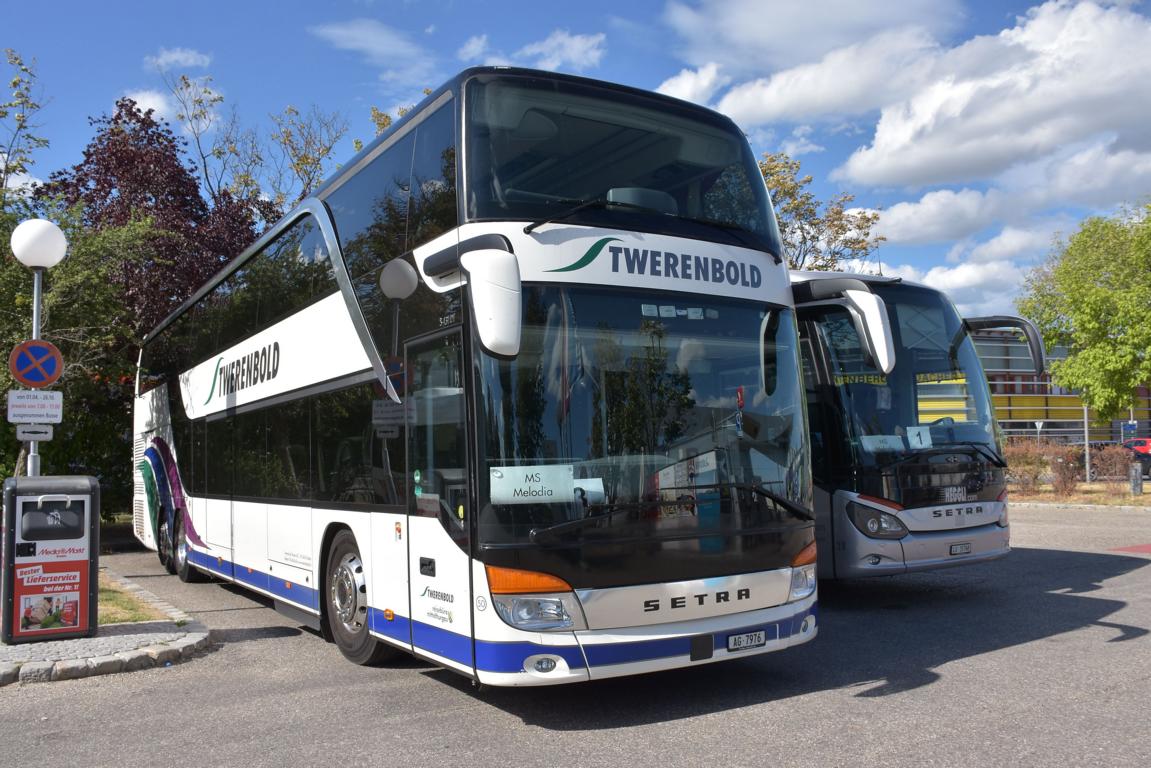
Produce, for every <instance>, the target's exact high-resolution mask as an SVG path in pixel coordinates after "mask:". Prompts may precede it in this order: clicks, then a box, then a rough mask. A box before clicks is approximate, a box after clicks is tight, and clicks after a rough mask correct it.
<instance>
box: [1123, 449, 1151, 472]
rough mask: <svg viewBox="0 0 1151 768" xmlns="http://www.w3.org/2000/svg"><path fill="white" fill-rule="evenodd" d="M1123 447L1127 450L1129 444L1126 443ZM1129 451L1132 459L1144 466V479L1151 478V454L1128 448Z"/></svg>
mask: <svg viewBox="0 0 1151 768" xmlns="http://www.w3.org/2000/svg"><path fill="white" fill-rule="evenodd" d="M1123 447H1124V448H1127V444H1126V443H1124V444H1123ZM1127 450H1129V451H1131V458H1132V459H1133V460H1135V461H1137V462H1139V463H1140V464H1141V465H1142V466H1143V477H1151V453H1148V452H1146V451H1138V450H1135V449H1134V448H1127Z"/></svg>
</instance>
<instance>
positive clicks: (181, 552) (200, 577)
mask: <svg viewBox="0 0 1151 768" xmlns="http://www.w3.org/2000/svg"><path fill="white" fill-rule="evenodd" d="M172 567H173V568H174V569H175V571H176V575H177V576H178V577H180V581H183V582H185V583H187V584H194V583H196V582H199V581H207V577H206V576H204V574H203V573H201V572H200V570H199V569H198V568H196V567H195V566H194V565H192V564H191V563H190V562H188V535H187V533H185V531H184V516H183V515H182V514H180V515H177V516H176V546H175V547H173V548H172Z"/></svg>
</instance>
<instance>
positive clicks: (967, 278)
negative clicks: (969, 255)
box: [883, 261, 1026, 317]
mask: <svg viewBox="0 0 1151 768" xmlns="http://www.w3.org/2000/svg"><path fill="white" fill-rule="evenodd" d="M883 274H885V275H890V276H893V277H902V278H903V279H905V280H912V281H914V282H917V283H923V284H924V285H927V286H930V287H932V288H936V289H938V290H941V291H943V292H944V293H946V294H947V296H948V298H950V299H951V300H952V301H953V302H954V303H955V306H956V308H957V309H958V310H959V312H960V314H962V315H964V316H967V317H975V316H978V315H994V314H1014V306H1015V299H1016V297H1018V296H1019V293H1020V291H1021V290H1022V286H1023V279H1024V277H1025V276H1026V272H1025V270H1023V269H1021V268H1020V267H1019V266H1017V265H1016V264H1014V263H1012V262H1010V261H992V262H986V263H982V264H975V263H971V262H968V263H965V264H960V265H958V266H955V267H932V268H931V269H928V270H926V271H924V270H921V269H917V268H915V267H912V266H909V265H906V264H901V265H895V266H891V265H885V266H884V268H883Z"/></svg>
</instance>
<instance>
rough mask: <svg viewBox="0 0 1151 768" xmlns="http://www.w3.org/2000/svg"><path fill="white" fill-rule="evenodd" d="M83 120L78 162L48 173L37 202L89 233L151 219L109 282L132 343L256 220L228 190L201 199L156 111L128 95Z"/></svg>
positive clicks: (231, 250) (246, 237)
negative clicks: (125, 314)
mask: <svg viewBox="0 0 1151 768" xmlns="http://www.w3.org/2000/svg"><path fill="white" fill-rule="evenodd" d="M89 122H90V123H91V124H92V126H93V127H95V128H96V135H95V137H94V138H93V139H92V141H91V142H90V143H89V144H88V146H87V148H85V150H84V159H83V160H82V161H81V162H80V163H78V164H77V165H75V166H73V167H72V168H70V169H68V170H63V171H57V172H56V173H53V174H52V175H51V177H50V180H49V182H48V183H47V184H45V185H43V186H42V187H40V188H39V189H38V190H37V192H36V197H37V199H38V200H39V201H40V203H41V204H42V205H44V206H46V207H47V208H52V207H54V206H59V207H61V208H65V209H72V210H75V211H77V212H78V213H77V215H78V216H79V224H80V226H82V227H83V228H85V229H86V230H89V231H91V232H104V231H106V230H113V229H119V228H123V227H128V226H131V225H133V224H139V223H141V222H143V221H144V220H147V222H149V227H148V230H147V232H146V234H144V235H143V236H144V237H146V239H147V244H148V247H147V248H146V249H144V250H143V255H142V257H141V258H129V257H124V258H121V257H119V256H118V255H117V254H114V253H113V254H110V258H111V259H112V261H113V263H114V264H116V266H117V267H118V269H117V270H116V271H115V272H114V273H113V274H112V275H111V279H112V280H113V281H114V283H115V284H116V285H117V286H118V287H119V289H120V290H121V292H122V298H123V299H124V301H125V303H126V306H127V307H128V309H129V310H130V312H131V315H130V318H131V320H132V323H131V325H130V326H129V329H128V330H129V335H131V336H134V337H135V338H137V339H138V338H140V337H142V336H143V334H144V333H146V332H147V331H149V330H151V329H152V328H153V327H155V326H156V324H157V323H159V321H160V320H162V319H163V318H164V317H165V316H167V315H168V313H170V312H171V311H172V310H174V309H175V308H176V307H178V306H179V305H180V303H182V302H183V301H184V300H185V299H186V298H188V296H190V295H191V294H192V292H193V291H194V290H195V289H196V288H198V287H199V286H200V285H201V284H202V283H204V281H206V280H207V279H208V278H209V277H211V276H212V275H213V274H214V273H215V272H217V271H218V270H219V269H220V268H221V267H222V266H223V265H224V264H225V263H226V262H227V261H229V260H230V259H231V258H233V257H235V256H236V255H237V254H239V253H240V252H241V251H242V250H243V249H244V248H245V247H247V246H248V244H250V243H251V242H252V241H253V240H254V239H255V237H256V233H255V221H254V218H253V215H252V212H251V210H250V209H249V208H248V207H247V206H245V205H244V204H243V203H242V202H240V201H237V200H236V199H235V198H234V197H232V195H231V194H230V193H229V192H228V190H222V191H220V192H219V194H218V196H217V198H216V201H215V204H214V205H209V204H208V203H207V202H205V200H204V199H203V198H202V197H201V195H200V184H199V182H198V180H197V178H196V173H195V170H194V168H193V167H192V166H189V165H187V164H186V162H185V160H184V156H183V151H184V145H183V142H182V141H181V140H180V139H178V138H176V136H175V135H173V133H172V130H171V129H170V128H169V127H168V125H167V124H166V123H165V124H161V123H159V122H157V121H156V119H155V117H154V116H153V113H152V110H147V111H141V110H140V108H139V107H138V106H137V105H136V103H135V102H134V101H132V100H131V99H127V98H124V99H120V100H119V101H118V102H116V110H115V112H114V113H113V114H112V115H111V116H102V117H98V118H93V119H91V120H90V121H89Z"/></svg>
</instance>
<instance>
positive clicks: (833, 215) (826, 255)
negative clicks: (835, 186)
mask: <svg viewBox="0 0 1151 768" xmlns="http://www.w3.org/2000/svg"><path fill="white" fill-rule="evenodd" d="M799 169H800V164H799V161H798V160H792V159H791V158H790V157H788V156H787V155H786V154H784V153H783V152H778V153H771V152H769V153H766V154H764V156H763V160H761V161H760V162H759V172H760V173H762V174H763V179H764V181H765V182H766V183H767V188H768V190H770V191H771V200H772V203H773V204H774V206H775V215H776V217H777V218H778V219H779V229H780V233H781V234H782V235H783V250H784V254H785V255H786V256H787V262H788V266H790V267H791V268H792V269H814V270H834V269H837V268H839V267H840V262H843V261H860V262H863V261H867V259H868V258H869V257H870V256H871V254H872V252H874V251H875V249H876V248H878V247H879V245H880V244H881V243H882V242H883V241H884V237H883V236H882V235H874V234H872V232H871V230H872V229H873V228H874V227H875V225H876V223H878V221H879V213H878V212H877V211H867V210H857V209H850V208H848V205H849V204H850V203H851V202H852V201H853V200H854V199H855V198H854V197H853V196H852V195H849V194H846V193H843V194H839V195H836V196H835V197H833V198H832V199H831V200H829V201H828V202H826V203H822V202H820V201H819V200H817V199H816V198H815V195H813V194H812V193H811V191H810V190H808V189H807V186H808V185H809V184H811V176H810V175H808V176H800V175H799V173H800V170H799Z"/></svg>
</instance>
